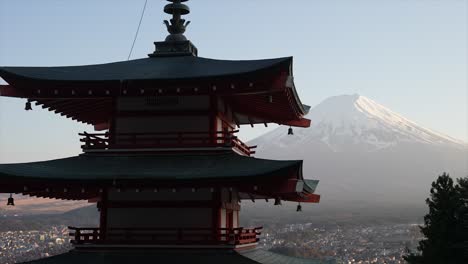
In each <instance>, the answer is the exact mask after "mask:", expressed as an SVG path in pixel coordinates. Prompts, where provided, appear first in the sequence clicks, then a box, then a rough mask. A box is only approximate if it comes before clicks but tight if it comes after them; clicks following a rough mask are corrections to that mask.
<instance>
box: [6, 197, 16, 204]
mask: <svg viewBox="0 0 468 264" xmlns="http://www.w3.org/2000/svg"><path fill="white" fill-rule="evenodd" d="M7 206H15V199H13V195H12V194H10V198H8V201H7Z"/></svg>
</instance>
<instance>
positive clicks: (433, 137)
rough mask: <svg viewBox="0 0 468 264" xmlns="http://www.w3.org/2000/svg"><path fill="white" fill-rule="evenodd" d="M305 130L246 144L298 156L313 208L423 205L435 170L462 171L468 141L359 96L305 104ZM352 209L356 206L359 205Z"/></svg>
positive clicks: (282, 131) (276, 155) (467, 161)
mask: <svg viewBox="0 0 468 264" xmlns="http://www.w3.org/2000/svg"><path fill="white" fill-rule="evenodd" d="M307 118H309V119H311V120H312V125H311V126H310V128H294V135H292V136H291V135H288V133H287V132H288V131H287V130H288V127H279V128H277V129H275V130H273V131H271V132H269V133H267V134H265V135H263V136H261V137H259V138H256V139H254V140H252V141H251V142H249V144H252V145H257V146H258V148H257V150H256V151H257V154H256V155H255V156H256V157H259V158H273V159H302V160H304V176H305V177H306V178H314V179H319V180H320V183H319V187H318V189H317V191H318V193H320V194H321V195H322V200H321V204H320V205H319V208H329V207H333V208H338V209H340V208H343V207H346V208H357V209H356V210H357V211H358V213H360V211H359V210H362V208H365V207H369V208H370V207H372V208H388V207H389V206H390V207H392V206H396V207H395V208H399V207H398V206H400V207H401V206H406V207H407V206H410V205H411V206H413V205H414V206H416V207H419V209H422V210H425V208H426V207H425V204H424V200H425V198H426V197H428V195H429V189H430V184H431V182H432V181H433V180H435V179H436V178H437V176H438V175H439V174H441V173H442V172H448V173H450V174H451V175H452V176H453V177H455V178H456V177H466V176H468V169H467V166H468V155H467V153H468V145H467V144H466V143H464V142H463V141H460V140H457V139H454V138H451V137H449V136H446V135H443V134H441V133H437V132H434V131H432V130H430V129H427V128H424V127H422V126H420V125H418V124H416V123H415V122H413V121H410V120H408V119H407V118H405V117H403V116H401V115H399V114H397V113H395V112H393V111H392V110H390V109H388V108H386V107H384V106H382V105H380V104H378V103H376V102H374V101H373V100H371V99H369V98H366V97H364V96H359V95H342V96H334V97H330V98H328V99H326V100H324V101H323V102H322V103H320V104H319V105H317V106H315V107H314V108H312V109H311V110H310V112H309V114H308V115H307ZM359 208H360V209H359Z"/></svg>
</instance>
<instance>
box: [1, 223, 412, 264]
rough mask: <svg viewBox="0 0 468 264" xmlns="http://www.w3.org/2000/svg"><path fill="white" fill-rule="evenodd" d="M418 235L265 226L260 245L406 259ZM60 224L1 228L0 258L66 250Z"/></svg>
mask: <svg viewBox="0 0 468 264" xmlns="http://www.w3.org/2000/svg"><path fill="white" fill-rule="evenodd" d="M420 239H421V234H420V233H419V228H418V225H417V224H393V225H391V224H388V225H374V226H372V225H366V226H365V225H360V224H356V225H344V226H338V225H327V226H324V225H321V226H318V225H315V224H313V223H304V224H272V225H269V226H266V227H265V229H264V233H263V235H262V238H261V240H260V244H259V247H262V248H264V249H267V250H270V251H273V252H276V253H281V254H285V255H290V256H296V257H302V258H312V257H313V258H319V259H328V258H334V259H336V260H337V262H338V263H346V264H348V263H349V264H350V263H388V264H392V263H405V262H404V260H403V257H402V256H403V255H405V254H406V253H407V252H406V251H407V249H412V250H414V249H415V248H416V246H417V241H418V240H420ZM69 241H70V238H69V237H68V229H67V227H66V226H64V225H58V226H51V227H49V228H48V229H44V230H41V231H39V230H21V231H5V232H0V263H3V264H13V263H21V262H25V261H30V260H34V259H39V258H44V257H49V256H53V255H57V254H61V253H65V252H67V251H69V250H70V249H71V248H72V246H71V244H70V243H69Z"/></svg>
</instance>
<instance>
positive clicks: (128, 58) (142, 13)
mask: <svg viewBox="0 0 468 264" xmlns="http://www.w3.org/2000/svg"><path fill="white" fill-rule="evenodd" d="M147 4H148V0H145V5H144V6H143V10H142V12H141V16H140V22H139V23H138V27H137V30H136V33H135V37H134V38H133V43H132V48H131V49H130V52H129V53H128V57H127V60H130V57H131V56H132V53H133V48H134V47H135V42H136V40H137V38H138V33H140V27H141V22H142V21H143V17H144V16H145V10H146V5H147Z"/></svg>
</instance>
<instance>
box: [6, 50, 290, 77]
mask: <svg viewBox="0 0 468 264" xmlns="http://www.w3.org/2000/svg"><path fill="white" fill-rule="evenodd" d="M291 62H292V57H284V58H276V59H262V60H237V61H235V60H216V59H208V58H202V57H195V56H171V57H151V58H144V59H137V60H129V61H120V62H114V63H106V64H96V65H83V66H64V67H0V76H1V77H2V78H5V79H6V80H13V79H31V80H36V81H39V80H41V81H66V82H81V81H117V82H120V81H131V80H185V79H192V80H193V79H202V78H217V77H228V76H239V75H243V74H249V73H259V72H261V71H265V70H269V69H275V68H278V67H281V66H289V65H290V64H291Z"/></svg>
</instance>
